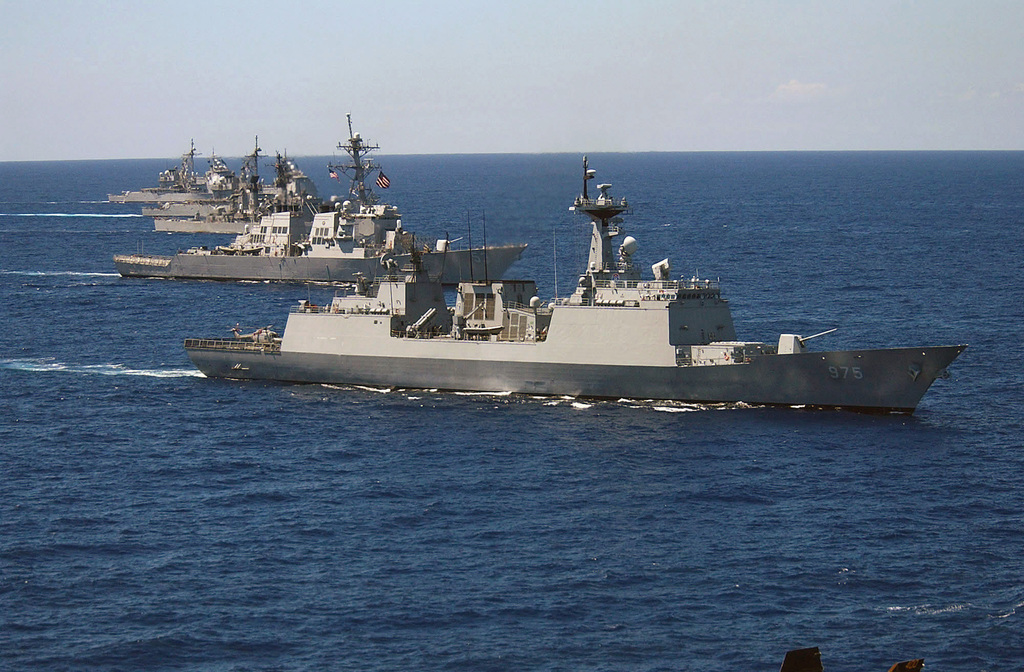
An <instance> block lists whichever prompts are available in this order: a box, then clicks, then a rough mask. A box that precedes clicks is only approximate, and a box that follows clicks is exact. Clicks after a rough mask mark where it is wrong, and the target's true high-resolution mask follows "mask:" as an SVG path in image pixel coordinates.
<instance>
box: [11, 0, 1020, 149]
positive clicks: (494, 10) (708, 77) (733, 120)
mask: <svg viewBox="0 0 1024 672" xmlns="http://www.w3.org/2000/svg"><path fill="white" fill-rule="evenodd" d="M0 17H2V21H0V84H2V93H0V161H2V160H40V159H80V158H128V157H172V156H176V155H178V154H180V153H181V152H182V151H184V150H185V149H187V147H188V143H189V140H190V139H191V138H195V142H196V146H197V148H198V149H200V150H201V151H202V152H203V153H204V155H208V154H209V153H210V151H211V150H216V152H217V153H218V154H221V155H223V156H240V155H242V154H244V153H246V152H247V151H249V150H250V148H251V146H252V143H253V137H254V136H255V135H257V134H258V135H259V137H260V145H261V146H262V147H263V149H264V150H265V151H268V152H274V151H285V150H287V152H288V153H289V154H291V155H293V156H304V155H324V154H330V153H332V151H333V150H334V147H335V145H336V144H337V142H338V141H339V140H341V139H343V138H345V137H347V127H346V125H345V113H346V112H351V113H352V115H353V118H354V121H355V126H356V130H357V131H360V132H362V134H363V135H364V137H366V138H368V139H371V140H374V141H376V142H378V143H380V145H381V151H382V152H383V153H387V154H412V153H451V152H552V151H554V152H558V151H571V152H582V151H634V150H635V151H645V150H673V151H675V150H681V151H686V150H815V149H825V150H828V149H1017V150H1020V149H1024V1H1022V0H965V1H960V0H931V1H924V0H920V1H917V2H914V1H911V0H905V1H889V2H883V1H878V0H843V1H829V2H811V1H803V0H792V1H783V0H763V1H757V0H751V1H747V2H743V1H739V0H737V1H725V0H723V1H720V2H718V1H712V0H706V1H697V0H678V1H675V2H672V1H655V0H620V1H617V2H612V1H605V0H586V1H580V2H575V1H562V0H545V1H541V0H536V1H535V0H522V1H516V0H506V1H504V2H502V1H498V0H480V1H475V2H470V1H468V0H467V1H455V0H433V1H429V2H413V1H411V0H410V1H402V0H363V1H362V2H358V3H353V2H350V1H348V0H330V1H324V2H320V1H315V2H303V1H302V0H293V1H289V0H277V1H275V2H264V1H262V0H249V1H247V2H218V1H217V0H205V1H202V2H194V1H192V0H174V1H171V2H148V1H136V0H125V1H118V0H111V1H106V2H104V1H100V0H64V1H58V0H0Z"/></svg>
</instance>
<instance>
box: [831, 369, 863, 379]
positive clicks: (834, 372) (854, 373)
mask: <svg viewBox="0 0 1024 672" xmlns="http://www.w3.org/2000/svg"><path fill="white" fill-rule="evenodd" d="M828 376H829V378H831V379H832V380H846V379H847V378H853V379H854V380H860V379H861V378H863V377H864V372H863V371H861V369H860V367H859V366H830V367H828Z"/></svg>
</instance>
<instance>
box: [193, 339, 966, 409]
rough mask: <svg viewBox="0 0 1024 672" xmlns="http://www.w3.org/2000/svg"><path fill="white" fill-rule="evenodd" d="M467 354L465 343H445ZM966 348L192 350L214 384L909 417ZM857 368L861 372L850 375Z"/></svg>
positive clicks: (200, 367)
mask: <svg viewBox="0 0 1024 672" xmlns="http://www.w3.org/2000/svg"><path fill="white" fill-rule="evenodd" d="M439 345H440V346H441V347H440V348H439V350H438V352H439V353H441V352H443V348H444V347H446V346H447V347H456V348H457V347H459V344H451V343H449V344H439ZM965 347H966V346H963V345H956V346H939V347H927V348H891V349H878V350H850V351H834V352H807V353H800V354H792V355H766V356H763V357H758V358H755V359H754V360H753V361H751V362H749V363H744V364H729V365H718V366H616V365H608V364H605V365H591V364H563V363H558V362H548V361H526V362H523V361H520V362H509V361H494V360H488V359H473V358H466V357H444V356H440V355H439V356H437V357H422V356H414V357H413V356H409V357H407V356H402V355H401V352H400V351H401V350H402V348H401V347H400V346H398V347H396V354H395V355H393V356H346V355H332V354H312V353H299V352H287V351H284V352H270V351H268V352H261V351H258V350H251V351H231V352H226V351H223V350H216V349H206V348H203V347H194V346H193V345H190V344H188V343H186V350H187V352H188V355H189V357H190V358H191V359H192V361H193V362H194V363H195V365H196V366H197V367H198V368H199V370H200V371H202V372H203V373H204V374H205V375H207V376H209V377H214V378H235V379H253V380H273V381H282V382H296V383H333V384H356V385H369V386H382V387H406V388H438V389H444V390H466V391H478V392H514V393H528V394H541V395H569V396H578V397H594V398H632V399H664V400H675V401H685V402H702V403H723V402H724V403H728V402H747V403H752V404H767V405H785V406H800V405H806V406H811V407H824V408H845V409H851V410H860V411H874V412H903V413H910V412H913V410H914V409H915V408H916V407H917V404H918V402H919V401H920V399H921V397H922V396H923V395H924V393H925V392H926V391H927V390H928V388H929V387H930V386H931V384H932V382H934V380H935V379H936V378H938V377H942V376H943V375H944V374H945V369H946V367H947V366H948V365H949V364H950V363H951V362H952V361H953V360H954V359H956V357H957V356H958V355H959V354H960V353H961V352H962V351H963V350H964V348H965ZM854 370H856V371H857V373H856V374H854V373H852V372H853V371H854Z"/></svg>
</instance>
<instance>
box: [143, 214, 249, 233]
mask: <svg viewBox="0 0 1024 672" xmlns="http://www.w3.org/2000/svg"><path fill="white" fill-rule="evenodd" d="M247 226H249V222H248V221H245V220H219V219H211V218H200V219H194V218H193V219H175V218H173V217H153V230H154V231H167V232H170V233H231V234H235V235H237V234H240V233H245V229H246V227H247Z"/></svg>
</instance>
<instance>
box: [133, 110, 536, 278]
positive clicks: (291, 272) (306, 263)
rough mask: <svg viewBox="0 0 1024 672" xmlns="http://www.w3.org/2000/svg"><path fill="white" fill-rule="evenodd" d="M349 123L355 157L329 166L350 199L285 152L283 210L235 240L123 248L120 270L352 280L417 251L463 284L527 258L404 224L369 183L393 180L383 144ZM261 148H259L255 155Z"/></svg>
mask: <svg viewBox="0 0 1024 672" xmlns="http://www.w3.org/2000/svg"><path fill="white" fill-rule="evenodd" d="M348 127H349V139H348V142H346V143H344V144H341V143H339V145H338V148H339V149H342V150H344V151H345V152H346V154H347V155H348V157H349V161H348V162H347V163H345V164H339V165H330V166H329V169H330V170H331V173H332V175H335V176H337V175H338V173H339V172H342V173H345V174H346V175H348V176H349V177H350V179H351V183H350V186H349V199H348V200H345V201H340V200H339V199H337V198H336V197H335V198H332V199H331V201H330V202H328V203H321V201H320V199H319V198H316V197H315V196H314V195H312V194H310V193H308V192H306V191H296V189H295V188H294V187H295V185H297V184H299V182H298V181H297V180H296V176H295V175H294V173H293V172H292V171H291V170H290V169H289V165H290V164H289V163H288V162H287V161H286V160H285V163H284V164H282V158H281V157H280V155H279V156H278V163H277V166H278V179H277V181H276V182H275V186H276V189H277V196H276V198H275V200H274V201H273V204H274V206H275V209H276V210H277V211H276V212H273V213H270V214H267V215H264V216H263V217H261V218H260V220H259V222H256V223H253V224H250V225H249V226H248V227H247V230H246V232H245V233H243V234H241V235H239V236H238V237H237V238H236V239H235V240H234V241H233V242H231V243H230V244H228V245H224V246H218V247H215V248H213V249H208V248H205V247H194V248H191V249H189V250H188V251H186V252H179V253H178V254H175V255H154V254H119V255H115V256H114V265H115V266H116V267H117V271H118V272H119V273H120V274H121V275H122V276H126V277H159V278H178V279H201V280H281V281H294V282H303V281H316V282H339V281H340V282H350V281H354V280H356V279H358V278H369V279H372V278H374V277H376V276H377V275H378V274H380V273H387V272H388V269H389V268H399V267H401V266H403V265H405V264H407V263H409V261H410V259H411V257H412V255H413V254H416V255H417V256H418V258H419V263H421V264H422V266H423V267H424V268H426V269H427V270H428V271H429V272H430V273H431V274H432V275H434V276H436V277H439V278H440V280H441V282H443V283H445V284H455V283H457V282H460V281H462V280H468V279H476V278H489V277H502V276H503V275H504V273H505V271H506V270H507V269H508V267H509V266H511V265H512V264H513V263H514V262H515V261H516V260H518V259H519V257H520V256H521V255H522V253H523V250H525V249H526V245H525V244H510V245H496V246H494V245H492V246H484V247H477V248H467V249H452V246H451V244H450V243H449V241H447V240H437V241H426V240H423V239H417V238H416V237H415V236H414V235H413V234H411V233H409V232H408V231H406V230H404V229H403V227H402V220H401V215H400V214H399V212H398V209H397V208H395V207H394V206H391V205H387V204H383V203H380V202H379V199H378V198H377V195H376V194H375V193H374V192H373V189H372V187H370V186H368V185H367V183H366V182H367V180H368V179H371V178H372V177H373V175H374V174H375V173H376V175H377V178H376V183H377V185H378V186H380V187H381V188H387V186H388V185H389V182H388V178H387V177H386V176H385V175H384V173H383V172H382V171H381V170H380V166H378V165H376V164H375V163H373V161H371V160H370V159H368V158H367V155H368V154H369V153H370V152H372V151H375V150H377V149H379V147H378V146H376V145H368V144H366V143H365V142H364V141H363V140H362V138H361V137H360V135H359V134H358V133H354V132H353V131H352V119H351V116H350V117H349V119H348ZM258 152H259V149H258V148H257V151H256V152H254V154H252V155H250V158H254V157H256V156H257V154H258ZM243 172H244V171H243ZM303 177H305V176H303ZM307 179H308V178H307Z"/></svg>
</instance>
